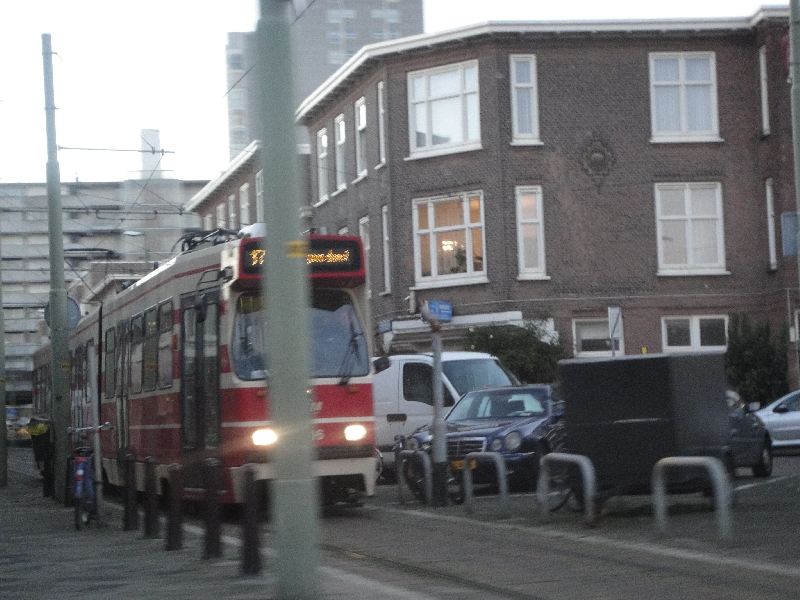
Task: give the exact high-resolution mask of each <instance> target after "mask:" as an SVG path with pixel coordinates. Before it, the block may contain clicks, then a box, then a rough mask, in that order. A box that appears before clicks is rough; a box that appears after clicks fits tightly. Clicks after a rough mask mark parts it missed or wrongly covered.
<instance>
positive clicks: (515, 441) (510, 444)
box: [503, 431, 522, 452]
mask: <svg viewBox="0 0 800 600" xmlns="http://www.w3.org/2000/svg"><path fill="white" fill-rule="evenodd" d="M503 444H504V445H505V447H506V450H507V451H508V452H516V451H517V450H519V447H520V446H521V445H522V436H521V435H520V434H519V431H512V432H511V433H507V434H506V437H504V438H503Z"/></svg>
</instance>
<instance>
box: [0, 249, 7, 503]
mask: <svg viewBox="0 0 800 600" xmlns="http://www.w3.org/2000/svg"><path fill="white" fill-rule="evenodd" d="M4 315H5V311H4V310H3V252H2V248H0V413H3V418H4V419H5V418H6V318H5V316H4ZM7 443H8V432H7V430H6V424H5V423H3V430H2V431H0V487H6V486H7V485H8V446H6V444H7Z"/></svg>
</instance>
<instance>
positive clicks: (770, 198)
mask: <svg viewBox="0 0 800 600" xmlns="http://www.w3.org/2000/svg"><path fill="white" fill-rule="evenodd" d="M772 188H773V183H772V177H768V178H767V179H766V180H765V181H764V193H765V195H766V199H767V243H768V244H769V269H770V271H776V270H777V269H778V235H777V232H776V228H775V196H774V194H773V189H772Z"/></svg>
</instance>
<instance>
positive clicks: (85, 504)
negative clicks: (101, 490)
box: [74, 463, 93, 531]
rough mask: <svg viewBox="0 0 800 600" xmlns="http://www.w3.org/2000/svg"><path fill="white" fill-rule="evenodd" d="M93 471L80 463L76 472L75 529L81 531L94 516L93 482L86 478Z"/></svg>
mask: <svg viewBox="0 0 800 600" xmlns="http://www.w3.org/2000/svg"><path fill="white" fill-rule="evenodd" d="M87 477H91V472H90V470H89V469H86V468H85V466H84V464H82V463H78V464H77V465H76V472H75V498H74V500H75V529H77V530H78V531H80V530H81V529H83V528H84V527H85V526H86V525H88V524H89V520H90V519H91V518H92V510H93V502H92V498H91V491H92V490H91V489H90V485H91V482H90V481H88V480H87V479H86V478H87Z"/></svg>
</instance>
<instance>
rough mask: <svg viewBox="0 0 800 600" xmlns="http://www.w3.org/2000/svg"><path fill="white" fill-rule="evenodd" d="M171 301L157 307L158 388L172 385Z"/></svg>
mask: <svg viewBox="0 0 800 600" xmlns="http://www.w3.org/2000/svg"><path fill="white" fill-rule="evenodd" d="M172 376H173V373H172V300H170V301H168V302H164V303H163V304H161V306H159V307H158V387H160V388H168V387H170V386H171V385H172Z"/></svg>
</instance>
